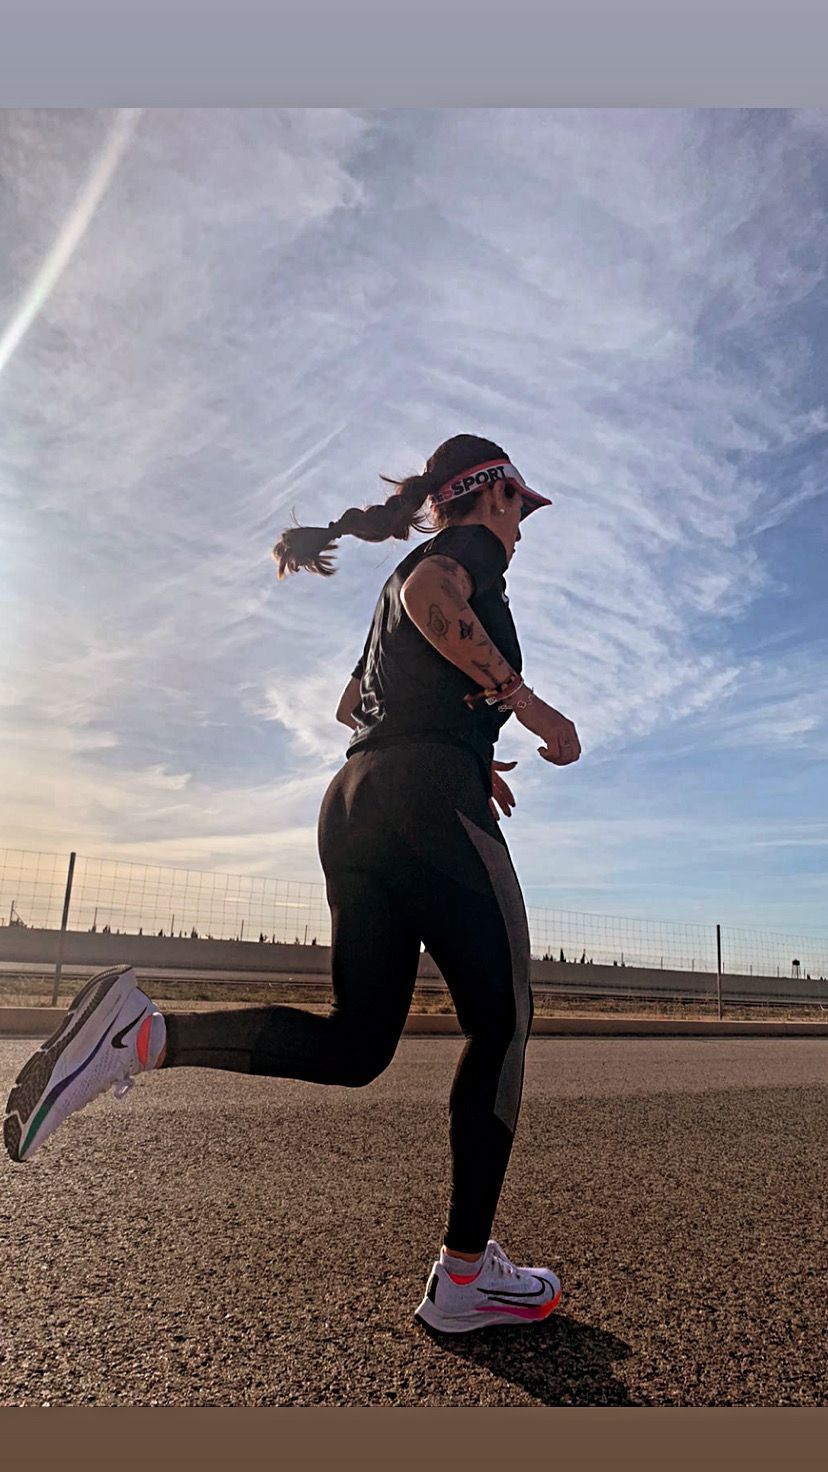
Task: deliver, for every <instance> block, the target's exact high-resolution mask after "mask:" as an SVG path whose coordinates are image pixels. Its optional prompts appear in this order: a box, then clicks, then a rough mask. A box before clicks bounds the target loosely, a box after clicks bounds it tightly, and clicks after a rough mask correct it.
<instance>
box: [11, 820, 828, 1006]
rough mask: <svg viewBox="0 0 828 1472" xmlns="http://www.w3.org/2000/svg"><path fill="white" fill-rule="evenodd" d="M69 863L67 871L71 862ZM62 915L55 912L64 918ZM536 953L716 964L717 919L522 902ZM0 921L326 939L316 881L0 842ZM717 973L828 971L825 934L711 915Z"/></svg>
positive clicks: (666, 964)
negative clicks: (755, 926)
mask: <svg viewBox="0 0 828 1472" xmlns="http://www.w3.org/2000/svg"><path fill="white" fill-rule="evenodd" d="M73 861H74V869H73V872H72V865H73ZM64 914H65V919H64ZM528 919H529V931H530V936H531V942H532V954H533V956H535V957H537V958H547V959H552V960H559V959H560V960H566V961H576V962H578V961H582V962H583V963H584V964H589V963H591V962H593V963H595V964H596V965H608V966H613V965H615V966H634V967H639V966H641V967H650V968H655V969H658V970H673V971H690V972H693V971H702V972H707V973H710V972H716V970H717V962H718V956H717V935H716V931H717V926H716V925H715V924H710V925H700V924H697V923H693V924H691V923H682V922H680V921H669V920H635V919H631V918H627V917H623V916H617V915H601V914H589V913H585V912H580V911H567V910H551V909H538V908H536V907H530V908H529V909H528ZM0 923H2V924H3V925H23V926H26V927H33V928H37V929H41V928H49V929H61V928H62V927H63V928H65V929H67V930H70V931H98V932H101V931H102V932H105V933H120V934H132V935H137V934H145V935H167V936H182V937H183V936H188V937H192V938H200V939H214V940H233V939H235V940H250V941H259V940H262V941H283V942H288V943H293V942H296V943H299V944H308V943H309V942H310V941H312V940H315V941H316V943H317V944H318V945H329V944H330V913H329V910H328V906H327V901H326V897H325V887H324V885H323V884H321V883H313V882H309V881H300V880H290V879H273V878H268V877H254V876H250V875H237V874H223V873H212V872H206V871H201V870H192V869H178V868H173V867H168V866H165V865H160V864H140V863H134V862H129V861H125V860H120V859H96V858H90V857H86V856H83V855H77V856H75V855H72V856H66V855H60V854H44V853H36V852H31V851H28V850H20V849H5V850H0ZM721 936H722V946H723V959H722V969H723V970H724V971H726V972H727V974H728V975H731V976H732V975H744V976H752V975H763V976H776V977H780V978H782V977H789V978H802V979H805V978H809V979H814V980H817V979H824V978H826V977H828V936H826V935H822V936H820V935H818V934H814V935H812V936H803V935H798V936H794V935H787V934H784V933H781V932H774V931H765V930H750V929H745V928H743V927H732V928H731V927H729V926H727V925H726V924H724V925H721Z"/></svg>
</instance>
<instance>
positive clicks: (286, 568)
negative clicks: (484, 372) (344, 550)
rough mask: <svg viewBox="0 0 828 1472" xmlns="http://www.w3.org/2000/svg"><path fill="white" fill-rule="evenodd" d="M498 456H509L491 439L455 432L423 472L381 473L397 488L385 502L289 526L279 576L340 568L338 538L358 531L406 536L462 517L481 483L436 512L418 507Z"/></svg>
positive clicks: (278, 558) (277, 556)
mask: <svg viewBox="0 0 828 1472" xmlns="http://www.w3.org/2000/svg"><path fill="white" fill-rule="evenodd" d="M500 457H503V458H506V457H505V453H504V451H503V450H502V449H501V447H500V445H496V444H494V442H493V441H492V440H485V439H481V437H480V436H479V435H475V434H458V435H454V437H453V438H452V439H450V440H445V441H444V443H443V444H442V445H439V446H438V447H437V449H436V450H435V451H434V454H433V455H432V456H431V457H430V459H429V460H428V461H427V462H426V467H425V470H424V471H423V473H422V474H421V475H409V476H407V477H406V478H405V479H404V480H392V479H391V478H390V477H389V476H387V475H381V476H380V480H382V481H385V483H386V485H389V486H393V487H394V492H393V494H392V495H390V496H389V497H388V499H387V501H385V502H383V503H382V505H377V506H366V507H363V508H361V507H359V506H349V507H348V510H347V511H343V513H342V515H341V516H340V518H339V520H338V521H330V522H328V525H327V526H326V527H322V526H299V525H298V524H295V525H294V526H291V527H286V528H285V530H284V531H283V532H282V535H281V537H280V538H279V540H278V542H277V543H276V546H275V547H274V548H273V557H274V560H275V562H276V576H277V577H278V578H280V579H281V578H284V577H286V576H287V574H288V573H291V572H299V571H300V569H301V568H305V569H306V570H307V571H308V572H316V573H320V574H321V576H322V577H326V578H329V577H331V576H332V575H333V573H334V572H335V571H336V568H335V567H334V565H333V556H334V552H335V550H336V549H335V546H334V543H335V542H337V541H338V540H339V538H340V537H359V538H360V540H361V541H363V542H384V541H385V540H386V538H388V537H395V538H396V539H397V540H398V541H400V542H406V541H407V540H408V536H409V533H410V532H411V531H412V529H414V530H416V531H418V532H430V531H431V532H433V531H434V530H435V528H437V529H439V528H440V527H444V526H448V525H450V524H451V523H452V522H455V521H461V520H462V519H463V518H464V517H465V516H467V515H468V513H469V511H470V510H471V509H472V507H473V505H474V504H476V502H477V501H478V500H479V499H480V496H481V495H483V494H484V492H483V490H482V489H481V490H479V491H475V492H470V493H469V495H468V496H464V497H463V498H462V501H460V502H452V501H449V502H447V503H446V504H445V505H442V506H439V507H436V508H434V509H433V512H432V514H429V513H428V512H424V513H422V514H421V510H420V508H421V507H422V505H423V502H424V501H425V500H426V498H427V497H428V496H429V495H430V494H431V493H432V492H433V491H437V490H439V488H440V486H442V485H444V484H445V482H446V481H447V480H450V479H451V478H452V477H453V476H455V475H459V474H461V473H462V471H463V470H465V469H467V468H468V466H470V465H475V464H478V463H479V462H481V461H485V460H493V459H497V458H500Z"/></svg>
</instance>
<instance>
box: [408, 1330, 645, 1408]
mask: <svg viewBox="0 0 828 1472" xmlns="http://www.w3.org/2000/svg"><path fill="white" fill-rule="evenodd" d="M419 1328H420V1329H421V1330H422V1332H423V1333H424V1334H425V1335H427V1337H428V1338H429V1339H431V1340H432V1341H433V1343H434V1344H435V1345H439V1347H440V1350H441V1351H442V1352H443V1353H444V1354H445V1353H448V1354H451V1355H453V1356H454V1357H455V1359H457V1360H458V1361H461V1362H464V1363H465V1364H466V1365H469V1366H475V1367H477V1368H480V1369H485V1370H487V1371H488V1372H489V1374H491V1375H496V1376H498V1377H499V1378H500V1379H501V1380H503V1381H504V1382H505V1383H507V1384H510V1385H518V1386H520V1388H521V1390H524V1391H526V1393H527V1395H531V1396H533V1397H534V1398H535V1400H538V1401H540V1402H541V1404H543V1405H546V1406H645V1405H649V1401H648V1400H647V1399H646V1398H645V1397H643V1396H637V1397H633V1396H631V1395H630V1394H629V1391H628V1390H627V1387H626V1386H625V1385H624V1384H623V1383H622V1381H621V1380H619V1379H618V1378H617V1377H616V1375H615V1372H614V1369H613V1364H614V1362H615V1361H618V1360H624V1359H627V1358H628V1356H629V1355H630V1354H631V1353H632V1351H631V1349H630V1346H629V1345H628V1344H626V1343H625V1342H624V1340H623V1339H618V1338H617V1337H616V1335H614V1334H608V1333H607V1332H606V1330H604V1329H593V1328H592V1327H591V1326H590V1325H589V1324H581V1323H579V1322H578V1321H577V1320H576V1319H571V1318H568V1317H567V1315H566V1314H558V1313H555V1314H552V1315H551V1316H550V1318H549V1320H548V1322H547V1323H545V1324H533V1325H532V1327H531V1329H526V1330H522V1329H515V1328H513V1327H512V1326H511V1325H508V1326H506V1327H505V1328H503V1329H501V1328H500V1327H499V1326H498V1327H495V1328H492V1329H489V1330H487V1331H485V1332H484V1333H482V1334H478V1335H473V1334H468V1335H462V1336H461V1335H455V1334H440V1333H439V1332H438V1331H435V1330H433V1329H430V1328H427V1327H426V1326H425V1325H422V1324H421V1325H419Z"/></svg>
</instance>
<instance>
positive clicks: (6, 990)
mask: <svg viewBox="0 0 828 1472" xmlns="http://www.w3.org/2000/svg"><path fill="white" fill-rule="evenodd" d="M143 979H144V982H145V984H146V985H147V986H148V987H149V989H150V992H151V995H152V998H153V1000H154V1001H155V1002H156V1003H157V1005H158V1006H159V1007H161V1008H162V1010H163V1009H164V1008H165V1007H166V1008H168V1009H170V1010H172V1009H178V1010H180V1011H181V1010H184V1011H193V1012H197V1011H202V1010H203V1011H208V1010H209V1011H213V1010H218V1009H219V1008H221V1007H236V1006H260V1007H261V1006H273V1005H275V1004H277V1003H283V1004H292V1005H295V1006H305V1007H308V1009H309V1010H310V1011H313V1012H325V1011H327V1008H328V1005H329V1001H330V996H329V993H328V992H327V990H326V989H325V988H324V987H322V986H320V985H318V984H315V985H313V984H309V983H307V982H303V981H302V980H301V979H299V978H295V979H294V978H291V979H286V980H284V981H258V980H256V981H249V982H221V981H210V980H209V979H205V978H190V979H188V980H181V979H176V980H175V981H171V980H170V979H169V978H164V979H163V980H162V979H159V981H158V982H156V984H155V985H154V986H153V985H152V974H151V973H150V972H148V973H146V974H145V975H144V978H143ZM52 981H53V979H52V976H51V974H49V973H47V972H44V973H43V974H42V975H36V974H32V973H31V972H29V973H28V974H23V975H21V974H14V973H11V974H7V975H5V976H3V977H2V978H0V1007H3V1006H5V1007H48V1006H51V1004H52ZM80 985H81V982H80V980H79V978H78V977H75V976H72V977H64V978H63V979H62V981H61V986H60V989H59V994H58V1005H59V1006H66V1005H67V1004H68V1002H70V1001H71V999H72V997H73V996H74V995H75V993H76V992H77V991H78V989H79V987H80ZM534 999H535V1015H536V1017H618V1016H621V1017H653V1018H656V1017H665V1018H672V1017H681V1018H686V1019H688V1020H690V1019H695V1018H713V1017H715V1016H716V1015H717V1006H716V998H715V997H711V998H710V999H709V1001H704V1000H700V999H698V998H694V999H693V1000H692V1001H687V1002H682V1001H673V1000H664V999H662V998H652V999H647V998H642V997H630V998H616V997H596V998H588V997H581V996H577V995H573V994H569V995H566V994H562V993H558V992H546V991H543V990H541V989H540V988H538V987H537V986H535V988H534ZM723 1002H724V1007H725V1010H726V1015H727V1017H728V1018H729V1019H730V1020H731V1021H739V1020H741V1019H751V1018H752V1019H754V1020H757V1021H758V1020H760V1019H762V1018H770V1019H773V1020H775V1021H778V1022H782V1021H803V1022H805V1021H809V1020H811V1021H814V1020H816V1021H820V1020H821V1021H824V1020H825V1016H826V1009H825V1008H824V1007H820V1006H818V1005H815V1006H805V1005H801V1004H799V1005H788V1006H785V1005H784V1004H779V1005H776V1006H770V1005H768V1006H765V1005H757V1006H738V1005H736V1004H735V1003H731V1002H728V1000H727V993H726V992H725V993H724V995H723ZM411 1010H412V1012H416V1013H429V1014H432V1013H444V1014H445V1013H452V1012H453V1011H454V1008H453V1006H452V1002H451V998H450V997H449V994H448V991H447V990H446V989H445V988H443V989H441V990H430V989H429V990H424V989H421V988H419V987H418V988H416V989H415V992H414V1001H413V1003H412V1008H411Z"/></svg>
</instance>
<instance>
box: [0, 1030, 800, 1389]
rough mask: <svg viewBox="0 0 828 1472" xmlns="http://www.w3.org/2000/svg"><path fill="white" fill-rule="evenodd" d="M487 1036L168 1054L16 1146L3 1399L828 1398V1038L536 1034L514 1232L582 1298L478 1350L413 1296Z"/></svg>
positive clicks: (518, 1251)
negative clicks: (152, 1070) (341, 1055)
mask: <svg viewBox="0 0 828 1472" xmlns="http://www.w3.org/2000/svg"><path fill="white" fill-rule="evenodd" d="M33 1046H34V1045H33V1044H32V1043H31V1042H17V1041H14V1042H11V1041H6V1042H2V1043H0V1088H1V1089H2V1093H3V1098H4V1099H5V1097H6V1094H7V1092H8V1089H9V1087H10V1086H11V1083H12V1081H13V1078H14V1075H15V1074H16V1072H17V1071H18V1069H19V1068H20V1066H21V1064H22V1063H23V1061H24V1060H25V1058H26V1057H27V1056H28V1054H29V1052H30V1051H31V1050H32V1048H33ZM460 1047H461V1040H459V1039H445V1040H444V1039H408V1040H403V1042H402V1043H401V1045H400V1048H399V1051H398V1054H397V1057H396V1059H395V1061H394V1063H393V1064H392V1066H391V1068H390V1069H389V1070H388V1071H387V1072H386V1073H385V1074H384V1075H383V1077H382V1078H381V1079H379V1080H377V1081H376V1082H375V1083H373V1084H371V1085H370V1086H369V1087H368V1088H366V1089H360V1090H347V1089H342V1088H329V1089H323V1088H322V1087H320V1086H317V1085H313V1084H305V1083H294V1082H290V1081H283V1080H277V1079H264V1078H248V1077H245V1076H241V1075H234V1074H229V1073H219V1072H213V1073H208V1072H207V1071H205V1070H192V1069H181V1070H173V1069H171V1070H169V1071H164V1072H162V1073H160V1074H158V1075H155V1076H151V1077H147V1078H142V1079H140V1080H139V1082H138V1084H137V1087H136V1088H135V1089H134V1090H133V1091H132V1093H131V1094H130V1095H129V1096H128V1097H127V1099H126V1100H124V1101H123V1102H120V1103H119V1102H117V1101H115V1100H114V1099H113V1098H112V1096H111V1095H107V1096H105V1097H103V1098H101V1099H98V1100H96V1101H95V1102H94V1103H93V1104H92V1105H90V1106H89V1108H88V1109H87V1110H85V1111H83V1112H82V1113H81V1114H79V1115H75V1116H73V1117H72V1118H71V1119H70V1120H68V1121H67V1123H66V1124H65V1125H64V1126H63V1127H62V1129H61V1130H60V1131H59V1132H58V1133H57V1134H56V1135H55V1136H54V1137H53V1138H52V1139H51V1140H50V1141H49V1142H48V1143H47V1144H46V1145H45V1146H44V1147H43V1149H42V1151H41V1152H40V1153H39V1154H38V1155H37V1156H36V1157H35V1159H34V1160H33V1161H32V1162H31V1163H30V1164H28V1165H22V1166H15V1165H13V1164H12V1163H11V1161H9V1160H8V1159H7V1158H6V1156H5V1155H3V1157H2V1163H0V1274H2V1313H1V1314H0V1404H1V1405H3V1406H15V1405H17V1406H40V1405H44V1404H49V1405H52V1406H58V1405H60V1406H66V1405H110V1406H111V1405H150V1404H157V1405H162V1406H170V1405H177V1406H188V1405H189V1406H194V1405H210V1406H243V1405H250V1406H259V1405H275V1406H287V1405H304V1406H307V1405H342V1406H345V1405H352V1406H353V1405H359V1406H371V1405H401V1406H402V1405H404V1406H438V1405H439V1406H475V1405H485V1406H545V1405H553V1406H554V1405H638V1406H640V1405H657V1406H664V1405H678V1406H737V1405H738V1406H782V1405H785V1406H817V1405H823V1406H824V1405H825V1404H826V1403H828V1294H827V1293H826V1286H828V1285H826V1276H825V1273H826V1263H828V1232H827V1231H826V1222H827V1221H828V1206H826V1191H825V1187H826V1155H827V1154H828V1152H826V1139H827V1138H828V1128H827V1126H828V1047H827V1046H826V1044H825V1042H820V1041H812V1040H807V1039H786V1040H779V1041H777V1040H775V1039H768V1040H758V1039H750V1040H747V1039H746V1040H743V1039H733V1040H724V1039H722V1040H715V1041H713V1040H711V1041H708V1040H695V1039H680V1040H665V1039H645V1040H630V1039H611V1040H603V1039H602V1040H591V1039H590V1040H587V1039H583V1040H576V1039H548V1040H546V1039H535V1040H532V1041H530V1044H529V1049H528V1054H527V1079H526V1090H525V1094H524V1102H523V1108H522V1112H521V1118H520V1121H519V1125H518V1134H517V1139H516V1142H515V1147H514V1151H513V1155H512V1162H511V1166H510V1171H509V1175H508V1177H507V1181H506V1186H505V1188H504V1193H503V1196H502V1197H501V1204H500V1209H499V1213H498V1218H497V1221H496V1223H495V1235H496V1236H497V1238H498V1240H499V1241H500V1242H501V1243H502V1245H503V1246H504V1247H505V1249H506V1251H507V1252H508V1253H509V1254H510V1256H512V1257H513V1259H514V1260H515V1261H517V1262H519V1263H528V1264H532V1263H534V1264H536V1265H537V1264H548V1265H549V1266H550V1267H553V1268H554V1269H555V1270H556V1271H557V1272H558V1273H559V1275H560V1277H561V1279H562V1282H563V1299H562V1302H561V1305H560V1307H559V1309H558V1310H557V1311H556V1312H555V1313H554V1314H553V1315H552V1316H551V1317H550V1319H548V1320H547V1321H546V1323H545V1324H543V1325H540V1326H538V1325H529V1326H520V1327H511V1326H510V1327H507V1328H497V1329H490V1330H486V1331H482V1332H479V1333H477V1334H473V1335H468V1336H464V1337H462V1338H457V1339H451V1338H447V1337H444V1336H436V1335H434V1336H432V1335H429V1334H428V1332H427V1331H425V1330H423V1329H422V1328H421V1327H420V1326H419V1325H418V1324H416V1323H415V1322H414V1320H413V1317H412V1312H413V1309H414V1307H415V1306H416V1304H417V1303H418V1302H419V1300H420V1298H421V1296H422V1293H423V1289H424V1285H425V1281H426V1277H427V1274H428V1269H429V1267H430V1264H431V1261H432V1259H433V1257H434V1255H435V1253H436V1250H437V1249H438V1248H439V1242H440V1233H441V1228H442V1225H443V1213H444V1207H445V1202H446V1197H447V1190H448V1148H447V1097H448V1091H449V1087H450V1082H451V1077H452V1073H453V1069H454V1065H455V1062H456V1059H457V1056H458V1054H459V1051H460Z"/></svg>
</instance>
